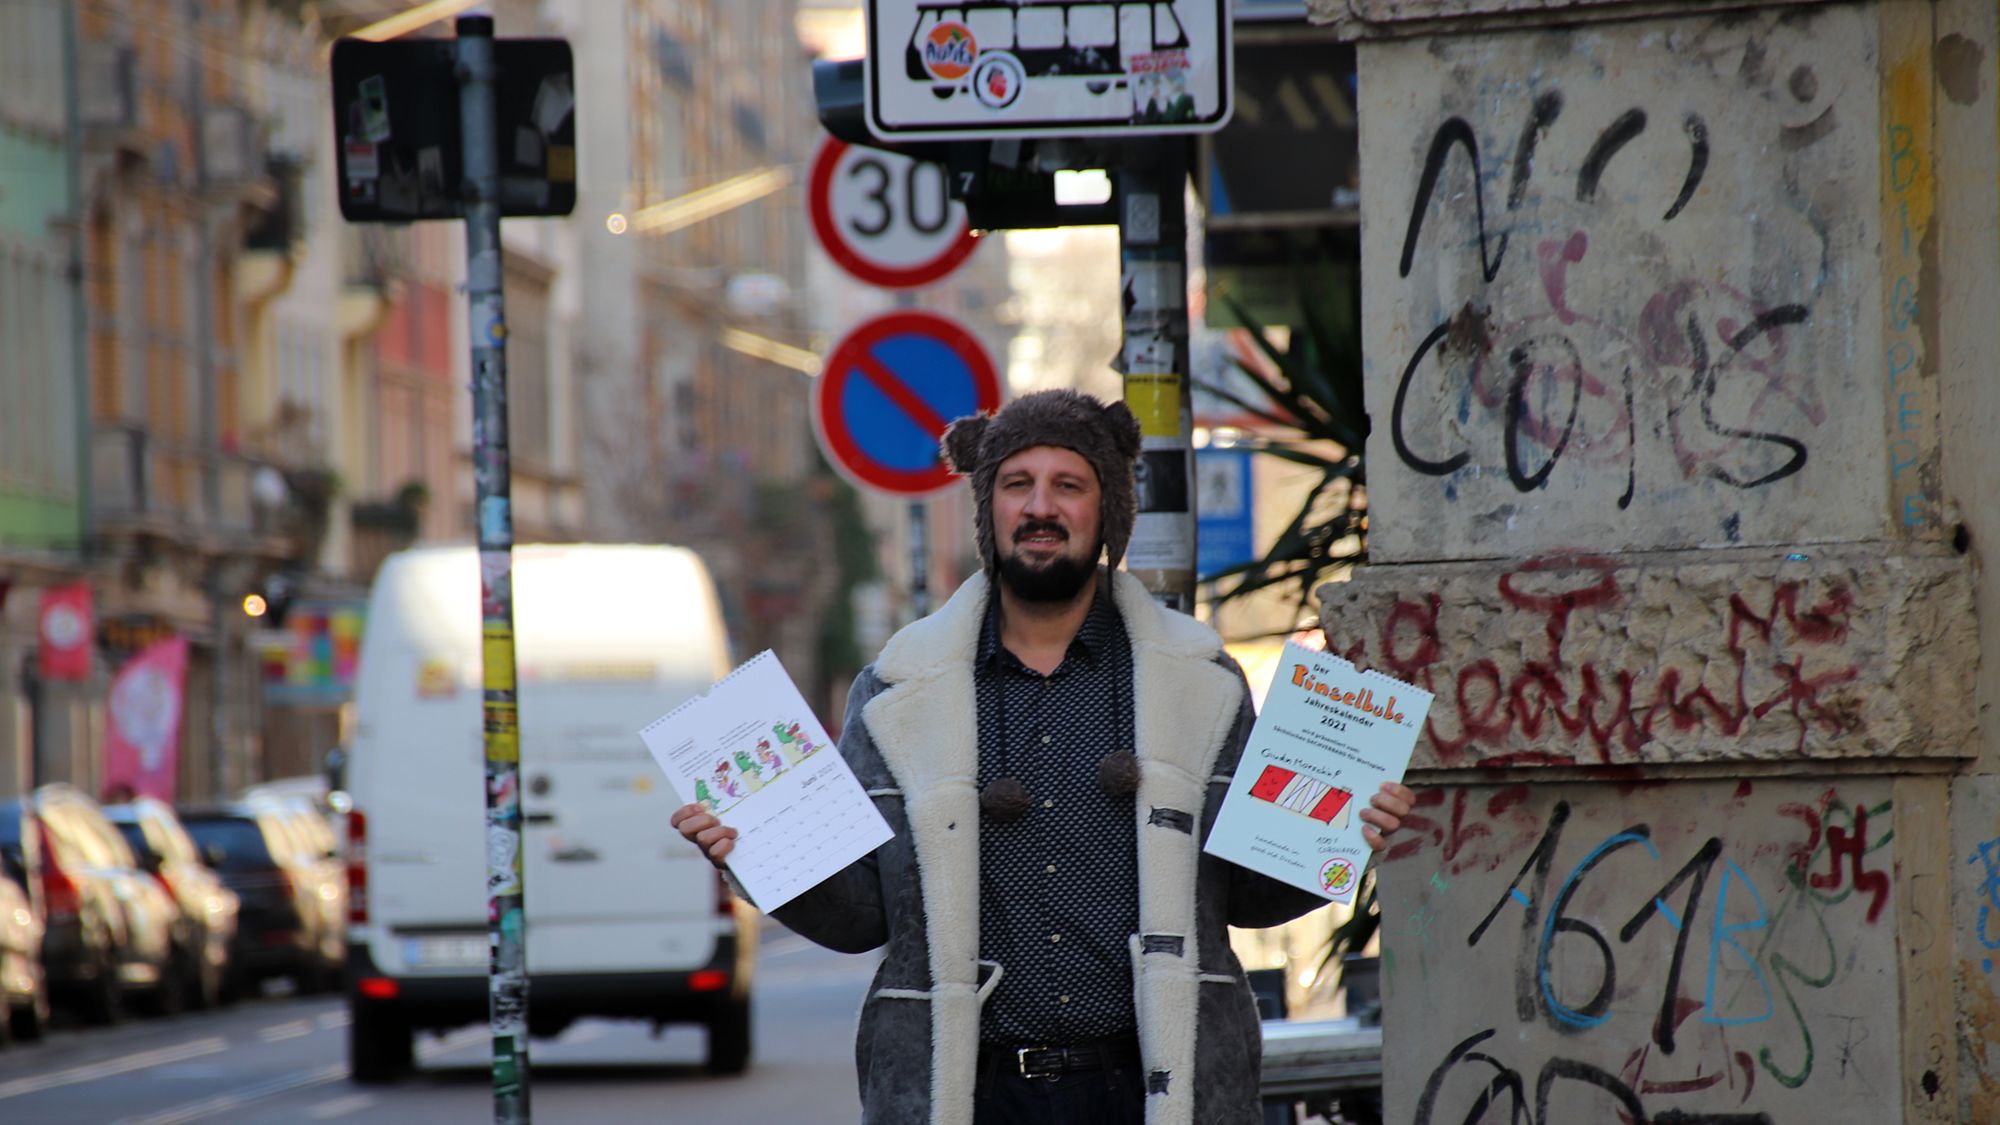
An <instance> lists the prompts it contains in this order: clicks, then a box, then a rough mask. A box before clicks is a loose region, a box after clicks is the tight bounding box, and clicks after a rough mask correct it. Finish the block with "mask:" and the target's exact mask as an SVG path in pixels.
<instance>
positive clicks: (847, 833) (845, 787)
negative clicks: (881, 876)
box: [639, 650, 894, 911]
mask: <svg viewBox="0 0 2000 1125" xmlns="http://www.w3.org/2000/svg"><path fill="white" fill-rule="evenodd" d="M639 737H640V738H641V739H643V740H644V741H645V743H646V749H647V750H649V751H651V752H652V755H653V760H654V761H656V762H658V763H659V764H660V768H661V770H663V771H665V773H666V775H667V781H668V782H669V783H670V784H672V785H673V787H674V791H675V792H676V793H678V794H680V798H681V801H682V802H683V803H685V804H700V805H704V806H706V807H707V808H708V810H709V811H710V812H711V813H714V814H715V816H716V817H717V819H719V820H721V821H722V823H724V824H726V825H728V826H729V827H731V828H734V829H736V831H737V839H736V847H735V849H734V850H733V851H731V852H730V853H729V871H730V874H732V875H734V876H736V880H737V882H739V883H741V884H742V885H743V889H744V890H746V891H748V892H749V893H750V898H751V900H752V901H753V902H755V903H756V904H757V906H758V907H759V908H760V909H763V910H765V911H771V910H776V909H777V908H778V907H780V906H783V905H784V904H785V903H787V902H790V901H791V900H792V899H793V898H795V897H797V896H798V895H799V894H801V893H803V892H805V891H807V890H810V889H812V888H813V887H815V886H817V885H818V884H819V883H821V882H822V881H824V880H825V879H827V878H828V877H830V876H832V875H833V874H834V873H835V872H838V871H840V870H841V869H842V868H844V867H846V866H847V865H848V864H851V863H853V862H854V861H856V860H858V859H861V858H862V857H863V856H866V855H867V854H868V853H869V852H872V851H874V850H875V849H876V848H878V847H880V846H881V845H882V844H883V843H885V842H886V841H888V839H889V838H890V836H892V835H894V833H893V832H891V831H890V829H889V824H888V822H887V821H885V820H883V819H882V814H881V813H879V812H876V811H875V803H874V802H873V801H872V800H870V799H869V797H868V794H867V793H866V792H865V791H863V790H862V788H861V783H860V782H859V781H857V780H855V777H854V772H853V771H852V770H850V769H848V768H847V762H846V760H845V759H843V758H842V757H841V756H840V751H839V749H838V748H836V747H835V746H834V745H833V743H832V740H831V739H829V738H827V735H826V731H825V730H824V729H823V728H821V726H820V725H819V720H817V719H815V718H814V717H813V713H812V710H811V708H809V707H807V706H806V701H805V698H804V697H803V696H801V695H800V694H799V689H798V687H797V686H796V685H795V684H793V683H792V679H791V677H790V676H788V675H786V674H785V669H784V666H783V665H781V664H779V663H778V658H777V656H776V655H775V654H773V653H771V652H770V651H768V650H767V651H764V652H760V653H758V654H757V655H756V656H754V657H751V658H750V659H749V660H748V661H746V662H745V663H744V664H743V665H742V666H741V667H739V668H737V669H736V670H735V671H734V672H731V673H730V674H729V675H727V676H725V677H723V679H722V680H721V681H720V682H719V683H717V684H716V685H715V686H714V687H712V688H710V689H709V690H708V691H707V692H706V693H704V694H702V695H698V696H696V697H695V698H693V699H690V700H688V701H687V702H686V703H683V704H682V705H680V706H679V707H676V708H675V709H673V710H672V711H670V712H668V713H667V714H665V715H662V716H660V717H659V718H658V719H655V720H653V721H652V722H651V723H648V724H647V725H646V726H645V728H644V729H642V730H641V731H640V732H639Z"/></svg>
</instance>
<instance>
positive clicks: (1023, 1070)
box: [1014, 1047, 1062, 1082]
mask: <svg viewBox="0 0 2000 1125" xmlns="http://www.w3.org/2000/svg"><path fill="white" fill-rule="evenodd" d="M1048 1050H1051V1048H1048V1047H1016V1048H1014V1065H1015V1069H1016V1070H1018V1071H1020V1074H1021V1077H1023V1078H1043V1079H1047V1080H1048V1081H1051V1082H1053V1081H1055V1080H1056V1079H1058V1078H1061V1077H1062V1068H1061V1067H1057V1068H1056V1069H1054V1070H1051V1071H1049V1072H1048V1073H1047V1074H1042V1073H1039V1072H1038V1073H1034V1074H1030V1073H1029V1072H1028V1056H1029V1055H1030V1054H1031V1053H1035V1052H1042V1051H1048Z"/></svg>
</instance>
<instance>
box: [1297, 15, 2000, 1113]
mask: <svg viewBox="0 0 2000 1125" xmlns="http://www.w3.org/2000/svg"><path fill="white" fill-rule="evenodd" d="M1317 6H1318V7H1320V8H1322V9H1324V11H1323V12H1322V13H1321V14H1322V15H1326V16H1332V17H1337V18H1335V20H1334V22H1336V23H1337V24H1339V25H1341V26H1342V27H1343V28H1344V29H1345V30H1346V31H1347V32H1349V33H1350V34H1351V35H1352V36H1353V37H1355V38H1356V39H1358V40H1359V47H1358V52H1357V54H1358V59H1359V69H1360V82H1359V88H1360V114H1359V117H1360V130H1361V142H1360V143H1361V170H1362V189H1361V195H1362V214H1363V219H1364V227H1363V248H1362V269H1363V276H1364V277H1365V279H1366V282H1365V284H1366V290H1365V295H1364V324H1365V328H1364V350H1365V355H1366V370H1367V376H1366V377H1367V394H1368V407H1369V411H1370V414H1371V416H1372V419H1373V423H1374V426H1373V434H1372V436H1371V438H1370V443H1369V447H1368V451H1367V452H1368V458H1369V462H1370V464H1369V485H1370V501H1371V513H1370V521H1369V523H1370V527H1369V531H1370V544H1369V545H1370V551H1371V555H1372V557H1373V558H1374V559H1375V560H1376V562H1377V565H1372V566H1370V567H1367V568H1364V569H1363V570H1361V571H1360V572H1358V573H1357V574H1356V575H1355V577H1354V578H1353V580H1352V581H1351V582H1348V583H1345V584H1340V585H1332V586H1328V587H1325V588H1324V589H1323V590H1322V591H1321V596H1322V600H1323V607H1324V620H1325V625H1326V629H1327V634H1328V640H1329V643H1330V646H1331V647H1333V648H1335V649H1336V650H1339V651H1343V652H1345V653H1346V654H1348V655H1349V656H1351V657H1352V658H1353V659H1355V660H1357V661H1358V662H1362V663H1365V664H1368V665H1372V666H1375V667H1379V668H1382V669H1383V670H1385V671H1389V672H1392V673H1394V674H1396V675H1399V676H1403V677H1405V678H1407V679H1410V680H1413V681H1415V682H1418V683H1421V684H1424V685H1425V686H1427V687H1429V688H1430V689H1431V690H1432V691H1434V692H1435V693H1436V695H1437V702H1436V704H1435V706H1434V707H1433V709H1432V711H1431V714H1430V718H1429V722H1428V724H1427V728H1426V734H1425V737H1424V738H1423V740H1422V741H1421V742H1420V743H1419V746H1418V757H1417V762H1416V766H1417V767H1418V768H1417V773H1416V779H1417V780H1418V781H1419V782H1421V783H1422V784H1423V785H1424V790H1423V807H1422V808H1421V809H1420V810H1419V815H1418V816H1417V817H1416V818H1415V820H1414V823H1413V824H1412V830H1411V832H1410V833H1409V835H1408V837H1407V838H1406V839H1405V840H1404V841H1403V842H1402V843H1401V844H1400V845H1399V846H1398V847H1396V848H1395V849H1394V850H1393V851H1392V853H1391V856H1390V858H1389V860H1388V862H1386V863H1385V864H1384V865H1383V868H1382V880H1383V890H1382V894H1383V898H1382V903H1383V907H1382V912H1383V930H1382V933H1383V943H1384V951H1383V969H1382V984H1383V993H1384V997H1385V1004H1386V1011H1385V1015H1384V1021H1383V1022H1384V1034H1385V1042H1384V1062H1385V1095H1386V1109H1387V1119H1388V1120H1389V1121H1392V1122H1396V1123H1398V1125H1405V1123H1410V1125H1422V1123H1427V1122H1446V1121H1450V1122H1457V1121H1462V1120H1468V1119H1469V1118H1468V1113H1473V1117H1477V1114H1476V1112H1473V1107H1474V1106H1476V1105H1479V1104H1480V1100H1481V1099H1482V1098H1484V1099H1487V1105H1488V1107H1489V1108H1488V1109H1487V1113H1488V1115H1489V1116H1488V1117H1487V1118H1481V1119H1482V1120H1515V1117H1514V1116H1513V1114H1514V1113H1515V1112H1516V1107H1517V1108H1518V1113H1519V1119H1520V1120H1524V1121H1532V1122H1536V1123H1542V1125H1546V1123H1553V1122H1569V1121H1604V1120H1616V1119H1619V1118H1618V1115H1619V1114H1621V1113H1622V1114H1624V1115H1626V1116H1627V1117H1629V1118H1631V1119H1637V1120H1647V1119H1652V1120H1658V1119H1663V1118H1664V1117H1666V1116H1668V1115H1679V1117H1680V1119H1687V1120H1694V1119H1700V1120H1710V1121H1743V1122H1752V1121H1773V1122H1790V1121H1815V1122H1824V1123H1832V1122H1865V1123H1876V1122H1890V1121H1905V1122H1950V1121H1975V1120H1979V1121H1983V1120H2000V1077H1995V1076H1996V1075H2000V1069H1996V1066H1995V1060H2000V1042H1997V1041H1996V1036H2000V1004H1996V1002H1995V998H1994V992H1993V981H1994V980H1995V979H1996V978H1995V976H1994V972H1995V970H1996V968H2000V816H1996V810H2000V772H1996V763H2000V731H1997V730H1996V729H1995V722H1996V720H1995V719H1994V718H1993V717H1990V716H1988V715H1987V713H1986V712H1987V710H1988V706H1987V704H1988V703H1989V702H1990V701H1991V700H1992V699H1993V698H1995V697H1994V694H1993V692H1994V689H1995V688H1996V687H2000V685H1996V684H1995V683H1994V676H1995V675H1996V668H2000V661H1995V660H1983V659H1982V657H1983V655H1984V654H1985V651H1986V650H1987V649H1988V648H1989V647H1990V646H1991V645H1992V644H1994V641H1993V640H1992V639H1991V638H1990V637H1989V636H1988V634H1989V632H1990V630H1985V629H1982V627H1981V617H1980V615H1979V614H1978V613H1977V612H1976V609H1977V607H1978V606H1979V605H1981V604H1984V603H1986V602H1988V601H1990V600H1991V599H1992V598H1993V597H1994V596H1995V595H1996V593H2000V588H1995V587H1993V585H1992V581H1993V580H1992V579H1990V578H1987V577H1984V576H1983V575H1982V574H1981V572H1980V569H1979V567H1978V565H1977V558H1978V555H1979V554H1980V553H1981V552H1982V551H1983V550H1985V548H1986V537H1987V536H1989V535H1991V536H2000V496H1995V495H1994V492H1995V490H1993V489H1990V488H1983V487H1981V486H1982V484H1983V483H1984V482H1986V481H1990V480H1992V479H1993V475H1994V471H1995V469H1997V468H2000V465H1996V464H1995V460H1996V456H2000V455H1996V454H1995V453H1994V452H1993V448H1994V445H1993V442H1992V441H1991V437H1990V435H1992V434H1993V433H1994V432H1995V426H1996V425H2000V388H1996V387H1995V386H1993V385H1992V384H1993V383H1994V380H1993V379H1992V378H1991V377H1990V376H1991V369H1992V368H1993V366H1994V365H1995V362H1996V360H2000V342H1996V336H1997V335H2000V324H1996V320H2000V318H1995V317H1994V316H1993V314H1992V309H1991V304H1992V301H1991V297H1992V294H1993V293H1994V292H1996V291H2000V278H1996V277H1995V276H1994V275H1995V272H1996V264H2000V255H1996V254H1995V250H1996V248H2000V247H1997V246H1996V237H1995V218H1996V214H2000V200H1996V194H2000V192H1996V170H1995V169H1996V138H1995V128H1996V116H1997V115H1996V112H1995V91H1994V85H1995V70H1994V64H1993V60H1994V59H1995V58H1996V54H1995V50H1996V34H1995V26H1994V25H1995V22H1996V17H1995V13H1994V10H1993V5H1992V4H1990V3H1986V4H1983V5H1982V4H1974V3H1970V2H1958V0H1944V2H1939V3H1936V4H1933V3H1929V2H1925V0H1876V2H1868V3H1799V2H1770V3H1764V4H1761V5H1757V4H1731V5H1721V4H1710V3H1705V2H1692V3H1680V4H1659V3H1644V2H1640V3H1629V2H1607V0H1399V2H1397V3H1390V2H1388V0H1339V2H1338V3H1334V2H1332V0H1319V2H1318V4H1317ZM1725 8H1726V9H1727V10H1724V9H1725ZM1336 9H1337V10H1336ZM1989 943H1990V944H1989ZM1503 1102H1504V1103H1509V1106H1510V1108H1508V1109H1504V1110H1503V1109H1501V1108H1499V1107H1500V1105H1501V1103H1503Z"/></svg>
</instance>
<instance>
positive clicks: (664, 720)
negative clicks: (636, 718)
mask: <svg viewBox="0 0 2000 1125" xmlns="http://www.w3.org/2000/svg"><path fill="white" fill-rule="evenodd" d="M777 659H778V655H777V654H776V653H774V652H772V651H771V650H770V649H768V648H767V649H765V650H764V651H763V652H760V653H758V654H757V655H755V656H753V657H751V658H750V659H748V660H745V661H744V662H743V663H741V664H738V665H737V666H736V667H734V668H732V669H730V671H729V674H728V675H727V676H724V677H722V678H721V679H719V680H717V681H715V682H714V683H712V684H710V685H708V690H707V691H704V692H699V693H696V694H694V695H691V696H689V697H688V698H687V700H686V701H685V702H683V703H682V704H681V705H680V706H679V707H676V708H674V709H673V710H671V711H669V712H667V713H666V714H664V715H661V716H660V717H659V718H657V719H654V720H653V721H652V722H650V723H647V724H646V725H645V726H643V727H641V728H640V729H639V733H640V734H642V735H644V734H650V733H652V732H653V731H655V730H658V729H659V728H661V727H663V726H666V725H667V724H668V723H671V722H673V721H674V720H675V719H677V718H679V717H680V713H681V712H683V711H685V710H687V709H688V708H690V707H693V706H694V705H695V704H697V703H700V702H701V701H702V700H704V699H707V698H708V697H709V696H711V695H714V694H715V692H716V689H718V688H720V687H721V686H722V685H724V684H726V683H728V682H729V681H731V680H733V679H735V678H736V677H738V676H740V675H742V674H743V673H744V672H745V671H747V670H748V669H749V668H750V667H751V666H752V665H756V664H760V663H762V662H763V661H765V660H772V661H775V660H777ZM783 667H784V666H783V665H779V669H780V671H782V670H783Z"/></svg>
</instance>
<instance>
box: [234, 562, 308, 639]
mask: <svg viewBox="0 0 2000 1125" xmlns="http://www.w3.org/2000/svg"><path fill="white" fill-rule="evenodd" d="M299 585H300V580H299V576H298V575H296V574H293V573H291V572H290V571H284V570H279V571H273V572H272V573H270V574H267V575H265V576H264V579H263V581H261V582H259V583H257V587H256V588H255V589H253V590H251V591H250V592H249V593H247V594H245V595H243V614H244V616H246V617H254V618H256V619H257V623H258V624H259V625H260V626H262V627H263V628H266V629H276V628H278V627H280V626H282V625H283V624H284V623H285V614H287V613H289V612H291V608H292V602H293V601H294V600H296V599H297V597H298V594H299Z"/></svg>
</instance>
